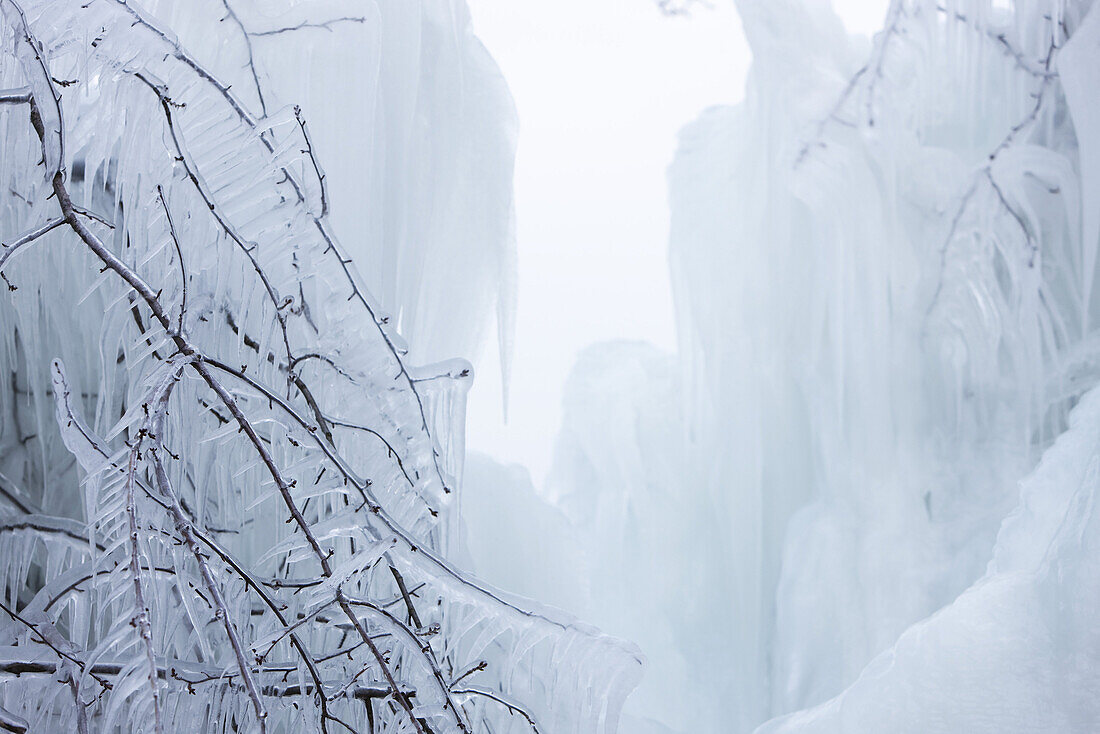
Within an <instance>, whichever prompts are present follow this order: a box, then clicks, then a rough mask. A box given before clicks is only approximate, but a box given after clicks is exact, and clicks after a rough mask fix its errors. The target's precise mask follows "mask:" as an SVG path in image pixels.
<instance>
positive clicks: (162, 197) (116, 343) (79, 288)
mask: <svg viewBox="0 0 1100 734" xmlns="http://www.w3.org/2000/svg"><path fill="white" fill-rule="evenodd" d="M0 21H2V22H0V90H2V91H0V141H2V142H0V179H2V182H3V185H2V186H0V189H2V190H3V192H4V193H3V194H2V195H0V239H2V242H3V247H2V249H0V272H2V273H3V276H4V284H5V286H6V287H5V288H4V291H3V294H2V295H0V374H3V375H4V379H3V381H2V385H3V387H2V388H0V416H3V417H2V419H0V578H2V583H3V587H2V594H0V729H3V730H5V731H12V732H61V731H66V732H67V731H72V732H79V734H87V733H89V732H115V731H143V732H148V733H149V734H153V733H154V732H155V733H156V734H162V733H164V732H203V733H205V732H230V731H232V732H272V733H274V732H285V733H287V734H290V733H294V734H297V733H299V732H311V731H320V732H326V734H327V733H335V732H344V731H352V732H358V733H365V732H372V733H374V732H377V733H379V734H381V733H382V732H385V733H387V734H389V733H397V732H407V733H415V734H429V733H431V734H442V733H443V732H494V733H501V732H512V733H516V732H532V731H536V732H576V733H577V734H581V733H583V732H593V731H603V732H613V731H615V730H616V728H617V718H618V714H619V709H620V707H621V704H622V701H623V699H624V698H625V696H626V694H627V693H628V692H629V691H630V690H631V689H632V688H633V687H634V685H635V683H636V681H637V679H638V677H639V676H640V674H641V656H640V653H639V652H638V651H637V650H636V649H635V648H634V647H633V646H632V645H630V644H627V643H623V642H619V641H616V640H613V639H610V638H608V637H605V636H603V635H601V634H600V633H598V632H597V631H595V630H594V629H592V628H590V627H587V626H585V625H582V624H580V623H578V622H575V621H574V620H572V619H571V618H570V617H568V616H567V615H565V614H563V613H560V612H557V611H554V610H551V609H548V608H542V607H539V606H538V605H534V604H529V603H527V602H525V601H519V600H517V599H514V598H513V597H512V596H510V595H508V594H506V593H504V592H499V591H496V590H494V589H491V588H489V587H487V586H485V585H483V584H482V583H480V582H478V581H477V580H475V579H474V578H473V577H471V576H469V575H468V574H467V573H465V572H464V571H463V570H462V569H460V568H459V567H457V566H456V565H454V564H453V563H452V560H451V559H452V558H453V555H454V551H455V545H456V539H457V538H458V524H459V516H458V499H457V497H458V495H459V487H460V482H461V473H462V464H463V458H464V453H465V452H464V441H463V422H464V410H465V394H466V390H467V388H468V386H469V382H470V378H471V372H470V367H469V364H468V363H466V362H463V361H461V360H450V361H442V362H439V361H436V360H440V359H441V358H442V357H444V356H447V357H451V356H454V355H456V354H461V353H464V352H470V351H472V350H473V347H474V345H475V344H476V343H477V342H478V340H479V338H480V336H481V335H482V333H483V332H484V331H485V330H486V328H487V327H489V326H490V325H491V324H492V323H493V321H496V322H497V328H498V333H500V334H501V335H502V338H505V339H506V336H507V333H508V328H509V326H508V318H507V316H506V314H507V312H508V309H507V308H506V307H507V305H508V303H509V302H510V293H509V288H508V285H507V284H508V283H509V282H510V280H509V273H510V270H511V268H512V258H513V243H512V241H511V226H512V224H511V194H510V190H511V160H512V154H513V153H512V151H513V141H512V136H513V132H512V131H513V129H514V120H513V118H514V115H513V112H512V107H511V101H510V97H509V95H508V93H507V89H506V87H505V85H504V83H503V80H502V79H501V77H500V75H499V73H498V72H497V70H496V68H495V65H494V64H493V63H492V61H491V59H490V58H489V56H488V54H487V53H486V51H485V50H484V48H482V46H481V45H480V43H478V41H477V40H476V39H475V38H474V37H473V36H472V34H471V32H470V29H469V22H468V18H467V16H466V12H465V9H464V6H463V4H462V3H461V2H450V1H449V0H438V1H436V0H425V1H424V2H417V1H416V0H400V1H398V0H394V1H393V2H381V3H378V4H377V5H376V4H373V3H359V2H311V3H298V2H291V1H289V0H287V1H285V2H282V1H280V0H276V1H275V2H271V1H264V2H243V0H242V1H241V2H235V1H234V0H224V1H223V0H189V1H188V2H159V3H158V2H146V3H140V4H139V3H138V2H129V1H128V0H92V1H91V2H82V3H78V2H71V1H70V0H56V1H53V0H2V1H0ZM345 235H346V236H345ZM353 261H354V262H353ZM356 263H358V266H359V267H360V268H361V270H357V269H356V268H357V266H356ZM359 272H364V273H367V274H368V275H366V276H360V274H359ZM376 296H377V297H378V299H379V300H376ZM380 304H385V307H386V309H387V311H383V310H382V308H381V305H380ZM494 312H496V313H497V314H498V315H497V316H496V317H495V318H494ZM398 330H400V331H401V332H403V333H404V334H405V335H406V336H409V337H411V338H412V339H414V341H415V343H416V344H417V347H416V348H415V349H414V350H413V351H411V352H410V351H409V350H408V349H407V348H406V347H405V342H404V341H403V340H402V339H401V338H400V337H399V336H398ZM505 351H506V350H505ZM427 361H434V362H435V363H434V364H433V365H431V366H428V367H419V366H414V365H421V364H424V363H425V362H427Z"/></svg>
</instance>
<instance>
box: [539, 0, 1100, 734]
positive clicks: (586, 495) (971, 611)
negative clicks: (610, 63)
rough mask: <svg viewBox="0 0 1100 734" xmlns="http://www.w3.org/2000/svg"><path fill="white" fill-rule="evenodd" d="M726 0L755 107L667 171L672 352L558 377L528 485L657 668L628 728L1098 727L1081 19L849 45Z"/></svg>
mask: <svg viewBox="0 0 1100 734" xmlns="http://www.w3.org/2000/svg"><path fill="white" fill-rule="evenodd" d="M738 8H739V9H740V11H741V15H742V19H743V21H744V27H745V33H746V37H747V38H748V39H749V42H750V44H751V45H752V48H753V54H754V67H753V70H752V72H751V74H750V79H749V82H748V85H747V89H746V97H745V101H744V102H743V103H742V104H741V105H739V106H737V107H735V108H716V109H713V110H711V111H709V112H707V113H706V114H705V115H703V116H702V117H701V118H700V119H699V120H698V121H696V122H695V123H693V124H691V125H689V126H688V127H687V128H686V129H685V130H684V132H683V134H682V138H681V147H680V152H679V155H678V157H677V160H676V162H675V163H674V164H673V166H672V168H671V171H670V176H669V179H670V196H671V203H672V211H673V221H672V231H671V240H670V263H671V269H672V277H673V285H674V291H675V295H676V308H677V316H678V331H679V340H680V346H679V352H678V354H677V355H676V356H675V357H669V356H666V355H660V354H655V353H646V350H642V349H637V348H631V349H625V348H624V346H623V345H601V346H597V347H593V348H592V350H590V352H589V353H587V354H586V355H585V356H584V357H583V358H582V359H581V360H580V361H579V363H578V366H577V369H576V372H575V375H574V378H573V380H572V382H571V384H570V388H569V391H568V393H567V395H566V398H565V405H566V415H565V418H564V421H563V429H562V433H561V437H560V439H559V449H558V454H557V459H556V464H555V468H554V470H553V472H552V474H551V478H550V480H549V482H548V487H547V491H546V496H547V497H549V498H551V499H552V500H553V501H554V502H555V503H556V504H557V505H558V507H560V508H562V509H563V510H564V511H565V512H566V513H567V514H569V515H570V517H571V518H572V519H573V521H574V522H575V523H578V524H579V525H580V526H582V527H585V528H586V530H585V531H584V533H582V534H583V535H586V536H587V537H590V538H600V539H606V541H604V540H591V541H589V545H588V546H586V553H587V554H588V558H589V559H590V562H591V563H592V566H593V568H592V571H591V576H590V578H592V579H599V581H597V582H596V583H595V587H594V589H593V591H592V592H591V595H590V596H589V599H588V601H587V602H585V603H587V604H588V605H589V607H588V609H586V611H585V613H586V614H587V616H589V617H590V618H592V619H595V620H599V621H600V622H601V623H603V624H605V625H607V626H608V627H610V628H612V629H620V628H621V629H630V630H632V634H634V635H635V639H637V640H639V641H640V643H641V644H642V647H643V648H644V649H645V650H646V651H647V653H648V655H649V658H650V663H651V665H650V668H649V670H648V673H647V679H646V681H645V682H643V684H642V687H641V688H640V689H639V693H642V692H645V691H647V690H649V691H650V692H651V693H650V695H649V696H646V697H644V698H639V699H636V700H635V701H634V702H633V703H632V707H633V708H632V710H633V711H635V712H637V713H639V714H644V715H647V716H652V717H654V718H656V719H658V720H659V721H660V722H661V723H663V724H664V725H665V726H667V727H669V729H671V730H676V731H683V732H687V731H715V732H717V731H723V732H725V731H731V732H747V731H752V730H754V729H755V728H756V727H757V726H759V725H761V724H762V723H763V722H766V721H768V720H769V719H772V718H773V717H778V716H781V715H784V714H788V713H790V712H801V713H794V714H792V715H791V716H789V717H787V718H782V719H778V720H776V721H774V722H772V723H770V724H767V725H765V726H763V728H761V729H760V731H762V732H778V731H782V732H801V731H813V732H867V731H913V732H918V731H921V732H929V731H931V732H962V731H967V732H1002V731H1019V732H1023V731H1071V732H1086V731H1092V730H1094V729H1095V728H1096V726H1097V724H1098V722H1100V709H1097V707H1096V704H1095V703H1094V702H1093V701H1092V700H1091V699H1090V698H1089V696H1088V694H1087V692H1088V691H1090V690H1093V689H1094V687H1095V684H1096V680H1095V679H1096V676H1097V671H1098V670H1100V657H1098V650H1097V648H1096V645H1095V642H1096V640H1095V633H1093V632H1091V631H1090V630H1089V629H1087V627H1088V625H1087V623H1086V622H1085V620H1087V619H1088V618H1089V615H1090V610H1092V609H1094V608H1095V607H1096V604H1097V602H1098V601H1100V598H1098V596H1097V589H1096V578H1097V570H1098V569H1097V568H1096V565H1095V563H1094V562H1093V561H1092V560H1091V557H1092V553H1093V552H1092V551H1091V550H1090V549H1092V548H1093V546H1094V545H1095V544H1096V543H1097V535H1096V533H1097V529H1096V527H1095V523H1094V522H1093V519H1092V515H1093V513H1094V510H1093V497H1094V494H1095V491H1096V476H1095V474H1096V470H1095V466H1096V465H1097V464H1096V462H1097V458H1096V449H1095V438H1096V433H1095V431H1096V425H1097V423H1096V415H1097V411H1096V398H1095V396H1090V397H1087V398H1085V397H1083V396H1085V395H1086V393H1087V391H1088V390H1090V389H1091V388H1092V387H1093V386H1095V385H1097V383H1098V379H1097V378H1098V377H1100V370H1098V368H1097V357H1098V352H1097V349H1098V347H1097V339H1096V336H1095V325H1096V323H1097V318H1098V316H1100V302H1098V296H1097V292H1096V291H1097V289H1096V287H1095V280H1096V275H1097V257H1096V254H1097V248H1098V246H1100V215H1098V214H1097V212H1100V206H1098V205H1100V199H1098V196H1100V189H1098V188H1097V186H1098V184H1097V182H1098V180H1100V178H1098V177H1100V169H1098V168H1097V165H1098V163H1100V159H1098V155H1100V154H1098V147H1097V146H1098V142H1097V135H1098V131H1100V116H1098V114H1097V109H1100V108H1098V107H1097V104H1096V99H1095V97H1096V95H1095V89H1094V88H1095V82H1096V80H1097V79H1098V78H1100V52H1098V50H1097V49H1098V48H1100V17H1098V16H1097V11H1096V10H1092V9H1091V3H1089V2H1059V1H1055V0H1019V1H1018V2H1014V3H1008V2H989V1H986V0H968V1H964V0H955V1H953V2H940V3H937V2H929V1H927V0H898V1H897V2H894V3H892V4H891V6H890V10H889V13H888V15H887V18H886V22H885V25H884V28H883V30H882V31H881V32H880V33H879V34H878V35H877V36H876V37H875V38H874V40H873V43H872V45H871V46H870V47H869V48H868V47H866V46H865V45H863V44H861V43H859V42H853V41H851V40H849V39H848V38H846V37H845V35H844V33H843V30H842V28H841V26H840V24H839V22H838V21H837V20H836V18H835V17H833V16H832V14H831V12H830V11H829V9H828V6H827V4H826V3H823V2H796V1H795V0H790V1H786V0H784V1H782V2H775V1H774V0H759V1H754V0H743V1H741V2H738ZM650 351H652V350H650ZM611 374H614V375H617V376H618V377H617V378H615V379H607V378H606V376H607V375H611ZM1079 403H1080V404H1079ZM1074 406H1077V407H1076V408H1075V407H1074ZM1071 411H1072V412H1071ZM1044 452H1046V454H1045V458H1043V460H1042V462H1041V464H1040V463H1039V459H1040V457H1041V456H1044ZM1037 465H1038V468H1036V467H1037ZM1021 482H1022V484H1021ZM582 545H583V543H582ZM639 562H640V563H642V564H643V566H644V569H645V570H644V572H641V573H640V574H639V572H638V571H637V568H636V566H635V565H634V564H635V563H639ZM639 575H640V576H642V577H644V578H635V577H636V576H639ZM617 584H622V585H623V586H625V587H632V585H634V584H637V585H638V586H637V587H635V588H638V589H645V591H646V595H647V596H646V598H645V599H644V600H642V601H640V602H639V604H637V605H636V606H634V607H632V611H637V610H644V611H641V613H640V614H635V615H634V616H633V617H632V616H631V615H629V614H627V613H625V612H619V611H616V610H615V607H614V604H613V603H612V602H610V601H608V600H606V599H604V598H603V597H602V596H601V595H602V594H603V593H604V591H603V590H604V589H607V588H619V589H620V591H619V593H620V595H627V596H628V595H629V594H630V593H631V592H630V591H629V590H624V589H622V588H620V587H617V586H616V585H617ZM647 686H649V688H647ZM658 689H659V691H660V693H657V691H658ZM655 696H660V698H655ZM814 707H818V708H814Z"/></svg>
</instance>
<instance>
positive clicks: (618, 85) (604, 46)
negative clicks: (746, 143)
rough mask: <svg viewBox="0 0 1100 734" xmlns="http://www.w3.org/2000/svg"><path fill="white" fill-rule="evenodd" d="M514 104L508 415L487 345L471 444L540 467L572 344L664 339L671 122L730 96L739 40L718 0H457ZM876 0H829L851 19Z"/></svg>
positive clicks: (743, 51) (740, 80) (670, 343)
mask: <svg viewBox="0 0 1100 734" xmlns="http://www.w3.org/2000/svg"><path fill="white" fill-rule="evenodd" d="M468 2H469V5H470V11H471V14H472V16H473V23H474V29H475V31H476V32H477V34H478V35H479V36H480V37H481V39H482V41H483V42H484V43H485V45H486V46H487V47H488V49H489V51H490V53H492V55H493V56H494V58H495V59H496V60H497V63H498V64H499V65H500V67H501V69H502V70H503V72H504V76H505V78H506V79H507V80H508V84H509V86H510V87H511V90H512V95H513V96H514V97H515V100H516V107H517V109H518V111H519V119H520V134H519V147H518V150H517V154H516V184H515V185H516V215H517V237H518V258H519V259H518V263H519V296H518V306H517V313H516V338H515V345H514V352H513V366H512V382H511V389H510V398H509V418H508V423H507V424H504V423H503V421H502V420H501V402H500V380H499V375H498V374H497V369H496V364H495V355H492V354H489V355H486V356H483V358H482V359H481V360H479V362H480V364H478V365H477V367H478V370H477V379H476V380H475V383H474V388H473V390H472V391H471V395H470V407H469V421H468V446H469V448H470V449H472V450H475V451H481V452H483V453H487V454H489V455H491V456H493V457H494V458H496V459H498V460H500V461H503V462H506V463H519V464H523V465H524V466H526V467H528V468H529V469H530V471H531V474H532V476H533V478H534V480H535V484H536V486H539V485H540V484H541V480H542V478H543V477H544V475H545V473H546V470H547V469H548V468H549V464H550V460H551V456H552V451H553V445H554V438H555V436H556V435H557V432H558V428H559V425H560V422H561V409H560V405H561V397H562V387H563V384H564V381H565V379H566V377H567V376H568V373H569V370H570V368H571V367H572V365H573V362H574V360H575V358H576V355H577V353H578V352H579V351H580V350H581V349H583V348H584V347H585V346H587V345H589V344H591V343H593V342H597V341H602V340H606V339H644V340H647V341H649V342H652V343H654V344H656V345H657V346H660V347H663V348H666V349H668V350H670V351H671V350H673V349H674V348H675V331H674V327H673V312H672V298H671V293H670V290H669V278H668V261H667V240H668V216H669V214H668V204H667V189H666V184H665V170H666V168H667V167H668V164H669V163H670V162H671V161H672V156H673V154H674V152H675V148H676V135H677V132H678V131H679V130H680V128H682V127H683V126H684V125H685V124H686V123H688V122H690V121H691V120H693V119H694V118H695V117H696V116H698V114H699V113H700V112H702V111H703V110H704V109H706V108H707V107H710V106H712V105H717V104H730V103H735V102H737V101H738V100H740V99H741V96H742V88H743V86H744V79H745V74H746V72H747V70H748V66H749V61H750V59H749V51H748V47H747V44H746V43H745V40H744V37H743V35H742V33H741V27H740V23H739V21H738V18H737V14H736V11H735V10H734V8H733V4H732V3H731V2H729V0H713V5H714V7H713V8H712V9H707V8H703V7H700V8H698V9H696V10H694V11H693V12H692V14H691V15H690V16H689V17H683V16H680V17H671V18H670V17H666V16H663V15H662V14H661V13H660V12H659V11H658V10H657V9H656V3H655V2H654V1H653V0H555V1H554V2H536V1H530V0H468ZM886 4H887V0H834V7H836V8H837V9H838V11H839V12H840V14H841V17H842V18H844V20H845V22H846V23H847V24H848V27H849V29H850V30H852V31H854V32H864V33H869V32H872V31H873V30H875V29H877V28H878V26H879V25H880V24H881V21H882V18H883V15H884V13H885V8H886Z"/></svg>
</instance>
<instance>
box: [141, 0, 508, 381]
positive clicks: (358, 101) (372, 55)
mask: <svg viewBox="0 0 1100 734" xmlns="http://www.w3.org/2000/svg"><path fill="white" fill-rule="evenodd" d="M148 5H149V6H150V7H149V9H150V11H152V12H155V13H157V14H158V15H159V16H161V17H163V18H164V21H165V23H166V24H168V25H169V26H170V27H172V28H173V30H174V31H175V32H176V33H178V34H179V36H180V38H181V40H182V41H183V42H184V43H185V44H186V45H187V47H188V48H191V49H192V50H193V51H194V53H196V54H197V55H199V56H200V57H201V58H203V59H204V60H206V61H207V62H208V63H210V64H211V65H212V66H213V67H214V68H215V69H216V70H217V72H218V73H219V75H221V77H222V78H224V79H225V80H226V81H227V83H229V84H230V85H231V86H232V88H233V89H234V90H235V91H237V92H238V93H239V94H240V96H241V99H242V101H243V102H244V103H245V104H246V105H248V107H249V109H250V110H251V111H253V112H254V113H255V114H260V113H261V112H263V111H267V112H271V113H273V114H274V113H278V112H280V110H283V108H284V107H285V106H286V105H298V106H300V107H301V109H302V115H303V117H304V118H305V119H306V120H308V124H309V131H310V133H311V136H312V139H313V142H314V147H315V148H316V151H317V157H318V160H319V161H320V163H321V166H322V168H323V170H324V173H325V176H326V180H327V183H328V192H329V196H330V199H331V202H330V209H331V211H332V215H331V216H332V221H333V227H334V228H335V230H336V231H337V233H338V234H339V235H340V237H341V239H342V241H343V242H345V243H346V247H347V248H348V250H349V253H350V254H351V256H352V257H353V258H354V260H355V265H356V268H357V270H358V272H359V273H360V274H361V276H362V278H363V280H364V282H365V283H366V284H367V285H368V287H370V289H371V291H372V292H373V293H374V294H375V296H376V297H377V298H378V300H379V301H380V302H381V303H382V304H383V306H384V307H385V308H386V309H387V310H388V311H389V312H390V313H391V314H392V317H393V321H394V324H395V326H397V327H398V328H399V329H400V331H401V334H402V336H403V337H404V338H405V340H406V341H407V342H408V344H409V345H410V348H411V349H412V351H413V354H414V355H415V358H416V361H418V362H421V363H424V362H436V361H440V360H445V359H450V358H453V357H455V356H462V357H466V358H468V359H473V358H475V357H476V356H477V354H478V352H479V350H480V348H481V346H482V341H483V340H484V338H485V337H486V336H487V335H488V334H489V331H490V327H495V329H496V336H497V338H498V339H500V340H501V342H502V347H503V348H502V349H501V353H502V354H504V355H507V353H508V344H509V343H510V340H511V330H512V310H513V305H514V298H515V295H514V284H515V272H514V271H515V241H514V222H513V206H512V165H513V160H514V154H515V142H516V127H517V122H516V114H515V109H514V106H513V103H512V97H511V94H510V93H509V91H508V87H507V84H506V82H505V81H504V78H503V76H501V74H500V71H499V69H498V68H497V66H496V62H495V61H493V59H492V57H491V56H490V55H489V53H488V51H486V50H485V48H484V46H483V45H482V44H481V41H479V40H478V39H477V37H476V36H475V35H474V33H473V29H472V27H471V25H470V16H469V10H468V9H467V7H466V3H465V1H464V0H413V1H411V2H408V1H405V0H401V1H397V0H377V1H376V2H374V1H372V2H348V1H347V0H317V1H310V2H304V1H303V0H259V1H257V2H235V3H233V2H230V3H229V5H228V6H226V4H224V3H223V2H222V0H193V1H191V0H189V2H187V3H185V4H183V3H178V2H173V1H172V0H157V1H156V2H151V3H148ZM227 7H228V8H231V9H232V13H230V12H228V10H227ZM326 21H331V22H327V23H326ZM302 23H308V24H309V25H308V26H307V27H305V28H302V29H300V30H295V31H293V32H287V31H286V30H285V29H288V28H294V27H296V26H299V25H300V24H302ZM280 31H282V32H280ZM250 62H251V66H250ZM253 69H255V74H256V76H255V77H254V76H253ZM256 79H258V80H259V81H260V83H262V84H263V88H264V91H263V93H262V96H261V95H258V94H257V91H256V90H257V86H256ZM284 114H285V111H284ZM504 361H505V363H506V362H507V356H505V357H504Z"/></svg>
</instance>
